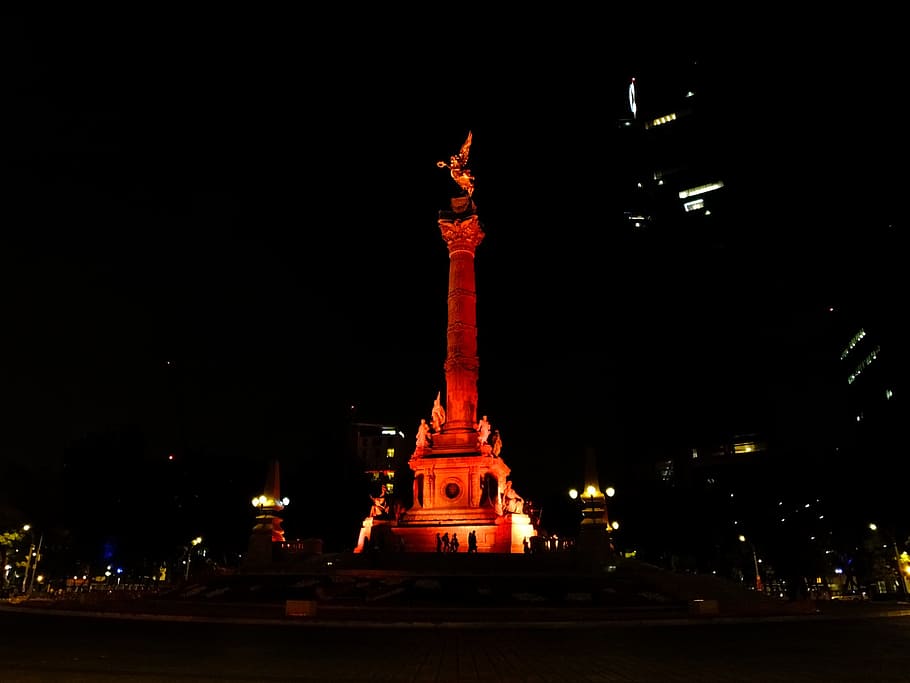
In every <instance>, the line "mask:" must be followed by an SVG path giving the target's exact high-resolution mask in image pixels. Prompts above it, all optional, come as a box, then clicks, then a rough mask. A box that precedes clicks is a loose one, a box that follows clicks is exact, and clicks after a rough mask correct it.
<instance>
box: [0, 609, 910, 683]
mask: <svg viewBox="0 0 910 683" xmlns="http://www.w3.org/2000/svg"><path fill="white" fill-rule="evenodd" d="M826 607H828V606H826ZM830 607H831V609H822V610H820V611H819V612H818V613H815V614H806V615H803V616H773V617H763V618H678V617H668V618H665V619H641V620H639V619H633V620H615V621H597V620H592V621H589V622H586V621H571V622H570V621H565V622H560V621H547V622H536V621H533V620H527V621H523V622H518V623H514V624H509V623H504V622H501V621H491V622H489V623H486V624H484V623H480V622H464V623H453V622H433V623H431V622H419V623H416V622H415V623H404V622H396V623H382V622H373V623H366V622H351V621H334V622H327V621H318V620H316V621H309V620H306V619H293V620H291V619H287V618H285V619H260V620H254V619H224V618H222V619H206V618H200V617H178V616H163V615H159V616H141V615H126V614H120V615H101V614H97V613H80V612H72V611H66V612H59V611H52V610H42V609H36V608H31V607H15V606H10V605H0V633H2V634H3V637H2V638H0V681H2V683H37V682H45V681H55V682H56V681H67V683H88V682H91V683H107V682H114V681H116V682H118V683H123V682H124V681H128V682H129V683H149V682H152V681H154V682H166V683H190V682H192V683H206V682H208V681H212V682H215V681H217V682H218V683H252V682H263V683H273V682H284V681H319V682H320V683H326V682H332V683H353V682H358V681H371V682H373V683H376V682H387V683H398V682H408V683H418V682H424V681H433V682H434V683H447V682H452V683H462V682H466V681H488V682H491V683H494V682H509V683H512V682H517V681H524V682H529V683H530V682H535V683H549V682H559V683H562V682H564V681H573V682H584V683H607V682H610V683H613V682H616V681H623V682H624V683H629V682H644V681H654V682H658V681H659V682H660V683H668V682H673V681H700V682H703V683H714V682H716V681H725V682H733V681H735V682H736V683H750V682H752V681H755V682H759V681H760V682H761V683H768V681H801V682H804V683H813V682H815V681H818V682H824V683H836V682H838V681H851V682H853V681H857V680H863V681H875V682H877V683H878V682H881V683H886V682H889V681H901V682H902V683H906V681H908V680H910V619H908V618H907V617H908V616H910V610H908V609H906V606H905V605H869V604H856V605H849V604H841V605H831V606H830Z"/></svg>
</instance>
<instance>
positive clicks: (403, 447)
mask: <svg viewBox="0 0 910 683" xmlns="http://www.w3.org/2000/svg"><path fill="white" fill-rule="evenodd" d="M350 438H351V448H352V451H353V453H354V457H355V460H356V462H357V463H358V467H360V468H361V471H362V473H363V475H364V477H365V479H366V483H367V485H368V487H369V489H370V490H371V491H374V492H378V490H379V489H380V488H381V487H382V486H383V485H385V487H386V492H387V493H388V495H389V496H390V497H392V498H396V499H399V500H402V499H403V496H408V497H409V496H410V495H411V491H410V489H409V486H410V482H405V483H404V485H403V486H402V480H403V479H406V478H407V473H408V472H409V471H410V470H409V469H408V459H409V458H410V457H411V453H412V452H413V450H414V443H413V440H410V441H409V440H407V439H406V438H405V434H404V432H403V431H402V430H401V429H400V428H398V427H396V426H394V425H388V424H380V423H370V422H352V423H351V426H350ZM409 502H410V501H409Z"/></svg>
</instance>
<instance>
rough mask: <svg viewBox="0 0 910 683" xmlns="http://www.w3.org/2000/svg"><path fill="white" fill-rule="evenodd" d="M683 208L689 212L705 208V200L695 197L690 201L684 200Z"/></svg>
mask: <svg viewBox="0 0 910 683" xmlns="http://www.w3.org/2000/svg"><path fill="white" fill-rule="evenodd" d="M683 208H684V209H685V210H686V213H690V212H692V211H702V210H703V209H704V208H705V200H704V199H695V200H693V201H691V202H686V203H684V204H683Z"/></svg>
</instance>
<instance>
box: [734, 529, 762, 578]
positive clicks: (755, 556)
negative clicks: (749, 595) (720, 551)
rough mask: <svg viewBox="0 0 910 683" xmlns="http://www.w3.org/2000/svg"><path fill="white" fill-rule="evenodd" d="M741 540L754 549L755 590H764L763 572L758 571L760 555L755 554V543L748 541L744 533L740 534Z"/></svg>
mask: <svg viewBox="0 0 910 683" xmlns="http://www.w3.org/2000/svg"><path fill="white" fill-rule="evenodd" d="M739 540H740V542H742V543H748V544H749V548H751V550H752V563H753V564H754V565H755V590H757V591H761V590H762V583H761V574H759V573H758V555H756V554H755V544H754V543H752V541H747V540H746V537H745V536H743V535H742V534H740V535H739Z"/></svg>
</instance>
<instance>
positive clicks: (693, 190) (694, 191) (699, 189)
mask: <svg viewBox="0 0 910 683" xmlns="http://www.w3.org/2000/svg"><path fill="white" fill-rule="evenodd" d="M723 186H724V181H722V180H716V181H714V182H713V183H705V184H704V185H698V186H696V187H690V188H689V189H688V190H680V191H679V198H680V199H688V198H689V197H697V196H698V195H700V194H705V193H707V192H714V190H719V189H720V188H722V187H723Z"/></svg>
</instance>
